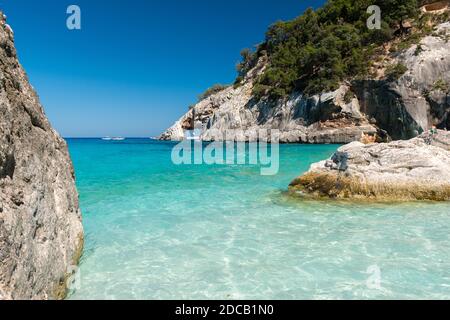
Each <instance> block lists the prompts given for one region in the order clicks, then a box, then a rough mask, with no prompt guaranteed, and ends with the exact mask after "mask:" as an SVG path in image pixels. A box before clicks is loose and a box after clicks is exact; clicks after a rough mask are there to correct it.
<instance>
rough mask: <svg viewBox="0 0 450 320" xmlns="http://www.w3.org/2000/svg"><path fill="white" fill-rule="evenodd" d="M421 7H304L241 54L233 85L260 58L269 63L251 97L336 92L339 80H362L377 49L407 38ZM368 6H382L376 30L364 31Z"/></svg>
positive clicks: (376, 1)
mask: <svg viewBox="0 0 450 320" xmlns="http://www.w3.org/2000/svg"><path fill="white" fill-rule="evenodd" d="M420 4H421V3H419V1H418V0H356V1H355V0H329V1H328V2H327V3H326V4H325V5H324V6H323V7H322V8H319V9H318V10H316V11H314V10H313V9H308V10H306V11H305V13H304V14H303V15H301V16H299V17H298V18H296V19H294V20H292V21H287V22H282V21H280V22H277V23H275V24H274V25H272V26H271V27H270V28H269V30H268V31H267V33H266V40H265V42H264V43H262V44H260V45H258V47H257V49H256V50H255V51H254V52H253V51H251V50H244V51H242V53H241V55H242V62H241V63H240V64H239V65H238V66H237V69H238V78H237V80H236V85H237V84H239V83H240V82H241V81H242V79H243V76H244V75H245V74H246V72H248V71H249V70H250V69H251V68H252V67H254V66H255V65H256V63H257V61H258V59H259V58H260V57H262V56H267V58H268V61H269V64H268V67H267V68H266V70H265V71H264V73H263V74H262V75H261V76H260V77H259V78H258V79H257V81H256V85H255V87H254V94H255V96H256V97H262V96H270V97H272V98H281V97H284V96H286V95H288V94H290V93H292V92H293V91H295V90H299V91H302V92H304V93H306V94H316V93H320V92H323V91H329V90H335V89H337V87H338V85H339V83H340V82H342V81H343V80H346V79H353V78H358V77H366V76H368V74H369V70H370V66H371V62H370V61H372V60H373V59H372V57H373V56H374V53H375V52H376V50H377V48H379V47H380V46H381V45H382V44H385V43H386V42H388V41H391V40H393V39H394V38H395V37H398V36H404V37H405V38H407V36H406V27H404V25H405V22H406V21H408V20H409V19H415V18H417V17H418V16H419V6H420ZM371 5H378V6H379V7H380V8H381V12H382V16H381V17H382V22H381V29H374V30H370V29H369V28H368V27H367V19H368V18H369V16H370V14H369V13H367V8H368V7H369V6H371ZM414 21H419V19H415V20H414ZM422 22H423V21H422ZM416 37H417V35H416ZM407 40H408V39H407ZM408 41H410V42H411V41H414V39H412V40H411V39H409V40H408ZM404 71H405V70H404V67H403V66H401V65H397V66H394V67H393V68H392V70H390V75H389V76H390V77H391V78H393V79H395V78H396V77H399V75H401V72H404Z"/></svg>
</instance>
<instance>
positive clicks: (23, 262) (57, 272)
mask: <svg viewBox="0 0 450 320" xmlns="http://www.w3.org/2000/svg"><path fill="white" fill-rule="evenodd" d="M82 248H83V228H82V224H81V213H80V209H79V205H78V194H77V190H76V188H75V181H74V170H73V167H72V162H71V159H70V157H69V153H68V150H67V145H66V143H65V141H64V140H63V139H62V138H61V137H60V136H59V135H58V134H57V133H56V132H55V131H54V130H53V129H52V127H51V125H50V123H49V121H48V120H47V118H46V116H45V114H44V111H43V109H42V106H41V104H40V103H39V98H38V96H37V95H36V93H35V91H34V90H33V88H32V87H31V85H30V84H29V83H28V79H27V75H26V74H25V72H24V70H23V68H22V66H21V65H20V64H19V62H18V59H17V53H16V49H15V46H14V37H13V31H12V29H11V28H10V27H9V25H7V24H6V17H5V16H4V15H3V14H2V13H1V12H0V300H1V299H62V298H64V297H65V295H66V280H67V277H68V276H69V272H70V271H71V270H72V269H73V267H74V265H76V264H77V262H78V260H79V258H80V255H81V252H82Z"/></svg>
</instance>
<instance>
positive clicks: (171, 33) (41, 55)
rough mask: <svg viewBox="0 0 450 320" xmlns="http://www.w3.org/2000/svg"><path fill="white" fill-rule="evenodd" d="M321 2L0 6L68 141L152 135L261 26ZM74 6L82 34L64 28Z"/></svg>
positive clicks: (230, 66)
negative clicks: (108, 136) (70, 8)
mask: <svg viewBox="0 0 450 320" xmlns="http://www.w3.org/2000/svg"><path fill="white" fill-rule="evenodd" d="M323 2H324V1H302V0H262V1H261V0H260V1H258V0H227V1H218V0H209V1H208V0H192V1H187V0H185V1H181V0H178V1H174V0H127V1H125V0H72V1H65V0H40V1H30V0H13V1H11V0H0V8H1V9H2V10H3V11H4V13H5V14H6V15H7V17H8V23H9V24H10V25H11V27H12V28H13V30H14V33H15V41H16V47H17V50H18V53H19V58H20V61H21V63H22V65H23V66H24V67H25V69H26V71H27V73H28V75H29V77H30V81H31V83H32V85H33V86H34V87H35V88H36V90H37V91H38V94H39V96H40V98H41V102H42V104H43V105H44V108H45V110H46V113H47V115H48V117H49V119H50V121H51V122H52V124H53V126H54V127H55V128H56V129H57V130H58V131H59V132H60V133H61V134H62V135H63V136H65V137H99V136H106V135H110V136H128V137H147V136H155V135H157V134H159V133H160V132H161V131H162V130H164V129H165V128H167V127H168V126H170V125H172V124H173V123H174V121H175V120H176V119H177V118H179V117H180V116H181V115H182V114H183V113H185V112H186V110H187V108H188V105H190V104H192V103H194V102H196V99H197V95H198V94H199V93H201V92H203V91H204V90H205V89H206V88H208V87H210V86H211V85H212V84H215V83H224V84H226V83H232V82H233V81H234V79H235V77H236V72H235V65H236V63H237V62H238V61H239V52H240V50H241V49H243V48H245V47H251V46H253V45H255V44H257V43H259V42H261V41H263V39H264V33H265V31H266V29H267V27H268V26H269V25H270V24H272V23H273V22H275V21H277V20H286V19H291V18H294V17H296V16H298V15H299V14H301V13H302V12H303V11H304V10H305V9H306V8H307V7H310V6H313V7H317V6H319V5H321V4H322V3H323ZM71 4H76V5H78V6H80V8H81V13H82V30H75V31H70V30H68V29H67V28H66V19H67V17H68V15H67V14H66V10H67V7H68V6H69V5H71Z"/></svg>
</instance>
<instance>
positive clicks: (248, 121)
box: [160, 22, 450, 143]
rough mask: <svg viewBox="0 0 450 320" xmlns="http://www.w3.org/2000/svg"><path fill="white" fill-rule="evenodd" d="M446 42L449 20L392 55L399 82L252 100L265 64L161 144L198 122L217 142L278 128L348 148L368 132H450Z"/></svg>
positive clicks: (397, 135)
mask: <svg viewBox="0 0 450 320" xmlns="http://www.w3.org/2000/svg"><path fill="white" fill-rule="evenodd" d="M448 36H450V23H448V22H447V23H443V24H441V25H439V26H438V27H437V29H436V32H435V33H434V34H433V35H430V36H427V37H425V38H424V39H422V41H421V42H420V46H421V48H422V51H420V50H419V51H420V52H419V51H418V50H416V49H417V46H416V45H415V46H413V47H411V48H410V49H408V50H405V51H404V52H401V53H400V54H397V55H396V56H394V57H393V61H392V63H393V64H394V63H402V64H404V65H406V66H407V68H408V71H407V73H406V74H405V75H403V76H402V77H401V78H400V79H399V80H398V81H391V80H389V81H388V80H386V79H380V80H377V79H369V80H364V81H352V82H351V83H348V84H343V85H342V86H341V87H340V88H339V89H338V90H336V91H334V92H327V93H324V94H321V95H315V96H312V97H305V96H303V95H302V94H301V93H295V94H293V95H291V96H290V97H289V98H288V99H283V100H279V101H267V100H262V101H258V102H255V101H254V97H253V96H252V89H253V84H254V81H255V79H256V77H257V76H258V75H259V74H261V72H263V71H264V68H265V64H264V61H263V60H262V61H260V63H259V64H258V65H257V66H256V67H255V68H254V69H253V70H252V71H251V72H249V75H248V76H247V77H246V79H245V81H243V83H242V85H241V86H240V87H239V88H233V87H228V88H227V89H225V90H223V91H222V92H219V93H217V94H215V95H213V96H211V97H209V98H208V99H205V100H203V101H200V102H199V103H198V104H196V105H195V106H194V107H193V108H192V109H191V110H190V111H189V112H188V113H187V114H185V115H184V116H183V117H182V118H181V119H180V120H179V121H177V122H176V123H175V124H174V125H173V126H172V127H171V128H169V129H168V130H167V131H166V132H164V133H163V134H162V135H161V137H160V139H162V140H181V139H183V136H184V130H190V129H192V128H193V125H194V123H195V122H197V121H200V122H201V123H202V124H203V128H204V134H203V136H202V138H203V140H216V139H217V136H219V137H222V136H224V135H225V132H226V130H228V129H242V130H258V129H277V130H279V131H280V133H281V135H280V141H281V142H285V143H348V142H351V141H358V140H360V138H361V136H362V134H363V133H364V134H369V135H373V134H375V133H378V136H379V137H380V140H382V141H386V142H387V141H390V140H391V138H392V139H394V140H398V139H410V138H413V137H416V136H418V135H419V134H421V133H422V132H424V131H427V130H428V129H429V128H430V127H431V126H432V125H436V126H438V127H439V128H450V94H449V92H448V91H447V92H444V91H445V90H444V91H442V89H440V88H438V87H439V86H436V84H437V83H439V82H440V83H444V84H445V83H446V84H449V85H450V42H449V41H447V37H448ZM349 90H351V92H352V93H350V92H349ZM348 93H350V94H348ZM352 95H353V98H351V97H352ZM349 97H350V99H349ZM213 135H214V136H213ZM222 139H223V138H222Z"/></svg>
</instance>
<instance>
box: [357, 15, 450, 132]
mask: <svg viewBox="0 0 450 320" xmlns="http://www.w3.org/2000/svg"><path fill="white" fill-rule="evenodd" d="M449 36H450V23H449V22H446V23H443V24H440V25H439V26H438V27H437V28H436V30H435V31H434V33H433V35H430V36H427V37H425V38H424V39H422V40H421V41H420V43H419V44H418V45H414V46H412V47H411V48H409V49H408V50H406V51H404V52H402V53H401V54H399V55H398V56H397V57H395V59H394V63H401V64H403V65H405V66H406V67H407V68H408V71H407V72H406V73H405V74H404V75H403V76H402V77H401V78H400V79H399V80H398V81H395V82H387V81H385V80H367V81H360V82H355V83H354V84H353V87H352V88H353V90H354V91H355V92H356V94H357V96H358V99H359V103H360V105H361V111H362V112H363V113H364V114H366V115H368V116H369V117H373V118H375V119H376V120H377V126H379V127H380V128H382V129H384V130H386V131H387V132H388V133H389V134H390V135H391V137H392V138H393V139H410V138H413V137H415V136H417V135H418V134H420V133H421V132H423V131H427V130H429V129H430V127H431V126H433V125H435V126H438V127H440V128H448V129H450V117H449V112H450V93H449V92H448V90H444V91H442V90H440V89H438V88H436V84H437V83H439V82H441V83H446V84H450V42H449V41H447V38H448V37H449Z"/></svg>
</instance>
